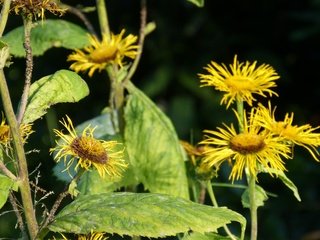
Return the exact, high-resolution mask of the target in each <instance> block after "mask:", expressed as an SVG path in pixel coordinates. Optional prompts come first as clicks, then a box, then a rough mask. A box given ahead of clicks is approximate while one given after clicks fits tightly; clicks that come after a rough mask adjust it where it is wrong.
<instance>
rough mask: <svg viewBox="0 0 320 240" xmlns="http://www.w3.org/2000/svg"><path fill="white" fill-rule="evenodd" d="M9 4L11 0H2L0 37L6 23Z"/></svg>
mask: <svg viewBox="0 0 320 240" xmlns="http://www.w3.org/2000/svg"><path fill="white" fill-rule="evenodd" d="M10 4H11V0H4V1H3V7H2V10H1V16H0V37H1V36H2V34H3V32H4V29H5V27H6V25H7V20H8V15H9V10H10Z"/></svg>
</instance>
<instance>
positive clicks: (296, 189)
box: [262, 168, 301, 202]
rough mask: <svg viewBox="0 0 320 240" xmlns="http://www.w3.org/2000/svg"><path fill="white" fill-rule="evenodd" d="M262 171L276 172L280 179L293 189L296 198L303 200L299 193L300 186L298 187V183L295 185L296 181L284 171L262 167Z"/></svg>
mask: <svg viewBox="0 0 320 240" xmlns="http://www.w3.org/2000/svg"><path fill="white" fill-rule="evenodd" d="M262 171H264V172H265V173H273V174H275V175H276V176H277V177H279V178H280V180H281V181H282V182H283V183H284V184H285V185H286V186H287V187H288V188H289V189H290V190H291V191H292V193H293V195H294V196H295V198H296V199H297V200H298V201H299V202H301V198H300V195H299V191H298V188H297V187H296V185H294V183H293V182H292V181H291V180H290V179H289V178H288V177H287V176H286V175H285V173H284V172H283V171H279V170H276V169H271V168H269V169H268V171H266V170H264V169H262Z"/></svg>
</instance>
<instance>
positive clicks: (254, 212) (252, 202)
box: [249, 176, 258, 240]
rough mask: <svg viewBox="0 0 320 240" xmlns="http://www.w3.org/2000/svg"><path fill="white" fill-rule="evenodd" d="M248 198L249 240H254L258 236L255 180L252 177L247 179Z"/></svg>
mask: <svg viewBox="0 0 320 240" xmlns="http://www.w3.org/2000/svg"><path fill="white" fill-rule="evenodd" d="M249 178H250V179H249V198H250V200H249V201H250V217H251V238H250V239H251V240H256V239H257V236H258V216H257V215H258V214H257V210H258V207H257V206H256V201H255V193H256V189H255V188H256V180H255V178H254V177H253V176H250V177H249Z"/></svg>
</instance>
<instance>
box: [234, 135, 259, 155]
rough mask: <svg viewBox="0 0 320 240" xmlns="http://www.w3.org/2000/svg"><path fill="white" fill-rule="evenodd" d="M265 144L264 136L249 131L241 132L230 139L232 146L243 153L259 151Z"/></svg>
mask: <svg viewBox="0 0 320 240" xmlns="http://www.w3.org/2000/svg"><path fill="white" fill-rule="evenodd" d="M264 146H265V143H264V141H263V137H261V136H259V135H254V134H249V133H240V134H238V135H236V136H234V137H233V138H232V139H231V140H230V148H231V149H232V150H234V151H236V152H239V153H241V154H250V153H257V152H259V151H261V150H262V149H263V148H264Z"/></svg>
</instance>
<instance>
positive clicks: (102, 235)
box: [53, 231, 108, 240]
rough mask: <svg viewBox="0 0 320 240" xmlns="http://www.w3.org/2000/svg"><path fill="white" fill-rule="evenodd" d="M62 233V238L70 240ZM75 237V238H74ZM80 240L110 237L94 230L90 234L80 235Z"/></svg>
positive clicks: (103, 239)
mask: <svg viewBox="0 0 320 240" xmlns="http://www.w3.org/2000/svg"><path fill="white" fill-rule="evenodd" d="M60 235H61V236H62V238H63V239H64V240H68V238H67V237H66V236H65V235H63V234H62V233H60ZM72 239H74V238H72ZM77 239H78V240H106V239H108V238H107V237H104V233H94V232H93V231H91V234H88V235H78V238H77ZM53 240H56V238H55V237H53Z"/></svg>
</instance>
